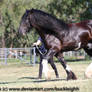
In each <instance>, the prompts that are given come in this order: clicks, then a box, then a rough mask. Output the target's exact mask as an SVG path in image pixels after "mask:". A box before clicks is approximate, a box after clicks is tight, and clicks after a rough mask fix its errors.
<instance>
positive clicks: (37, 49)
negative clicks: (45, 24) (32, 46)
mask: <svg viewBox="0 0 92 92" xmlns="http://www.w3.org/2000/svg"><path fill="white" fill-rule="evenodd" d="M36 48H37V50H38V51H39V53H40V54H41V55H45V54H46V53H47V50H46V51H45V53H42V52H41V50H40V49H39V47H38V46H37V45H36Z"/></svg>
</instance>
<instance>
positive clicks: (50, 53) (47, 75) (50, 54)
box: [42, 49, 55, 79]
mask: <svg viewBox="0 0 92 92" xmlns="http://www.w3.org/2000/svg"><path fill="white" fill-rule="evenodd" d="M54 54H55V50H53V49H50V50H49V51H48V53H47V54H46V55H44V56H43V60H42V66H43V69H42V71H43V73H44V75H45V78H46V79H49V78H50V71H49V68H48V61H49V60H50V58H51V57H53V55H54Z"/></svg>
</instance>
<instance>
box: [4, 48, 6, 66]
mask: <svg viewBox="0 0 92 92" xmlns="http://www.w3.org/2000/svg"><path fill="white" fill-rule="evenodd" d="M4 58H5V65H7V48H4Z"/></svg>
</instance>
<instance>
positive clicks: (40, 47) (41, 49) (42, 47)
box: [33, 37, 50, 79]
mask: <svg viewBox="0 0 92 92" xmlns="http://www.w3.org/2000/svg"><path fill="white" fill-rule="evenodd" d="M33 46H36V47H37V49H38V50H39V54H40V66H39V76H38V77H39V78H42V72H44V69H45V70H46V68H47V67H48V65H47V63H46V64H43V63H45V62H42V60H43V56H44V54H46V53H47V50H46V48H45V45H44V42H43V40H42V39H41V37H39V38H38V40H37V42H35V43H33ZM45 65H46V66H45ZM43 67H44V68H43ZM47 71H48V69H47ZM49 78H50V73H48V79H49Z"/></svg>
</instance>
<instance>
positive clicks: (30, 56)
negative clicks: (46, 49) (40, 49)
mask: <svg viewBox="0 0 92 92" xmlns="http://www.w3.org/2000/svg"><path fill="white" fill-rule="evenodd" d="M30 64H32V48H30Z"/></svg>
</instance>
